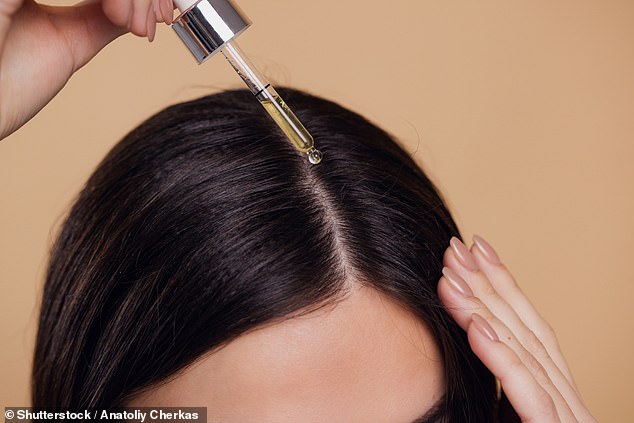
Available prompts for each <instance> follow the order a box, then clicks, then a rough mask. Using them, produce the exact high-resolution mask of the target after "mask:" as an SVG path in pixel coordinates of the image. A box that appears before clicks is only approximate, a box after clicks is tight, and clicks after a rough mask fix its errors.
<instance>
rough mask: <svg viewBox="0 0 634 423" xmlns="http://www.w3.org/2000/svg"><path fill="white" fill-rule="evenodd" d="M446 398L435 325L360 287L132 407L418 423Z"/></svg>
mask: <svg viewBox="0 0 634 423" xmlns="http://www.w3.org/2000/svg"><path fill="white" fill-rule="evenodd" d="M443 393H444V380H443V371H442V362H441V358H440V354H439V351H438V348H437V346H436V344H435V342H434V340H433V338H432V335H431V333H430V331H429V329H428V328H427V327H426V325H425V324H424V323H423V322H421V321H419V320H418V319H416V317H415V316H414V315H413V314H411V313H410V312H408V311H407V310H406V309H404V308H402V307H401V306H399V305H398V304H396V303H395V302H393V301H392V300H391V299H390V298H389V297H387V296H385V295H384V294H381V293H379V292H377V291H376V290H374V289H371V288H367V287H359V288H355V289H354V290H353V291H351V292H350V293H349V294H348V295H347V297H346V298H345V299H343V300H341V301H339V302H337V303H336V304H334V305H333V306H330V307H324V308H322V309H319V310H317V311H314V312H311V313H310V314H306V315H304V316H300V317H293V318H291V319H288V320H285V321H283V322H281V323H276V324H272V325H267V326H265V327H262V328H260V329H257V330H255V331H252V332H249V333H247V334H244V335H242V336H240V337H238V338H236V339H235V340H234V341H232V342H230V343H229V344H227V345H226V346H225V347H224V348H222V349H220V350H218V351H215V352H213V353H211V354H208V355H206V356H204V357H202V358H201V359H199V360H197V362H195V363H194V364H193V365H192V366H190V367H189V368H188V369H186V370H185V371H184V372H183V373H181V374H179V376H177V377H176V378H174V379H172V380H170V381H169V382H167V383H165V384H162V385H159V386H158V387H157V388H155V389H154V390H151V391H148V392H145V393H143V394H141V395H140V396H139V397H137V398H136V399H135V400H134V401H132V402H131V404H130V405H134V406H143V405H147V406H152V405H154V406H158V405H161V406H170V405H171V406H180V407H182V406H206V407H207V410H208V411H207V413H208V414H207V417H208V421H211V422H215V421H218V422H223V423H234V422H235V423H238V422H240V423H250V422H254V423H255V422H262V421H268V422H278V423H286V422H288V423H291V422H293V423H309V422H310V423H312V422H323V421H346V422H368V421H376V422H386V423H391V422H394V423H410V422H411V421H412V420H414V419H415V418H417V417H419V416H420V415H422V414H424V413H425V412H426V411H427V410H428V409H429V408H431V406H432V405H433V404H434V403H435V402H436V400H438V399H439V398H440V397H442V395H443Z"/></svg>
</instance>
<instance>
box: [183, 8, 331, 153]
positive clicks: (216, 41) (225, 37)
mask: <svg viewBox="0 0 634 423" xmlns="http://www.w3.org/2000/svg"><path fill="white" fill-rule="evenodd" d="M174 3H175V4H176V7H178V9H179V10H180V11H181V12H182V13H181V15H180V16H178V17H177V18H176V19H175V20H174V23H173V24H172V28H173V29H174V31H176V33H177V34H178V36H179V37H180V38H181V40H182V41H183V42H184V43H185V45H186V46H187V47H188V48H189V50H190V51H191V53H192V54H193V55H194V58H196V60H197V61H198V63H199V64H200V63H202V62H203V61H205V60H206V59H208V58H209V57H211V56H212V55H213V54H214V53H215V52H217V51H221V52H222V54H223V55H224V56H225V58H226V59H227V60H228V61H229V63H230V64H231V66H232V67H233V69H234V70H235V71H236V72H237V73H238V75H239V76H240V78H242V80H243V81H244V82H245V84H246V85H247V87H248V88H249V90H250V91H251V92H252V93H253V95H254V96H255V97H256V99H257V100H258V101H259V102H260V104H261V105H262V106H263V107H264V109H265V110H266V111H267V113H268V114H269V115H270V116H271V118H273V120H274V121H275V123H276V124H277V125H278V126H279V127H280V129H282V131H283V132H284V134H285V135H286V137H287V138H288V139H289V140H290V141H291V143H292V144H293V146H294V147H295V148H296V149H297V150H299V151H301V152H302V153H305V154H307V155H308V160H309V161H310V163H312V164H318V163H319V162H321V159H322V155H321V152H320V151H319V150H317V149H316V148H315V142H314V140H313V137H312V136H311V135H310V133H309V132H308V130H307V129H306V128H305V127H304V125H302V123H301V122H300V121H299V119H298V118H297V116H296V115H295V113H293V111H292V110H291V109H290V108H289V107H288V105H287V104H286V103H285V102H284V100H282V98H281V97H280V95H279V94H278V93H277V91H275V88H273V86H271V84H270V83H269V82H268V81H267V80H266V79H265V78H264V77H263V76H262V74H260V73H259V72H258V71H257V69H256V68H255V67H254V66H253V65H252V64H251V63H250V62H249V60H248V59H247V57H246V55H245V54H244V53H243V52H242V50H241V49H240V47H238V45H237V43H236V41H235V37H237V36H238V35H239V34H241V33H242V32H243V31H244V30H245V29H247V28H248V27H249V26H250V25H251V21H250V20H249V19H248V18H247V17H246V15H245V14H244V13H243V12H242V11H241V10H240V9H239V8H238V7H237V6H236V5H235V4H234V3H233V2H232V1H231V0H199V1H196V0H174Z"/></svg>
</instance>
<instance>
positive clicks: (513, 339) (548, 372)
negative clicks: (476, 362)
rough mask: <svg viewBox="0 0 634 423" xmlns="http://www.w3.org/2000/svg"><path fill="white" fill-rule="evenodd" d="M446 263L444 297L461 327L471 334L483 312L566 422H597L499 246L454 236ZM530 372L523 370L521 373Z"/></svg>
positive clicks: (441, 291)
mask: <svg viewBox="0 0 634 423" xmlns="http://www.w3.org/2000/svg"><path fill="white" fill-rule="evenodd" d="M444 264H445V265H446V266H447V267H446V268H444V269H443V277H442V278H441V280H440V282H439V285H438V293H439V296H440V298H441V300H442V301H443V303H444V304H445V305H446V306H447V309H448V311H449V312H450V314H451V315H452V316H453V318H454V319H455V320H456V321H457V322H458V324H459V325H460V326H461V327H463V328H464V329H465V330H468V331H471V326H472V325H473V324H474V323H473V322H474V318H473V316H472V315H473V313H477V314H478V315H479V316H481V317H482V318H483V319H484V321H486V322H488V324H489V325H490V327H491V328H492V330H494V332H495V333H497V334H498V335H499V340H498V341H495V342H498V343H502V344H504V346H505V348H508V349H510V350H511V351H512V352H513V354H514V357H516V358H517V359H518V360H519V361H520V362H521V363H522V365H523V367H524V368H525V369H526V370H527V371H528V372H529V373H530V374H531V375H532V378H533V380H534V381H535V382H536V383H537V384H539V386H540V387H541V388H542V389H543V390H544V392H546V394H547V395H548V397H549V398H550V401H551V402H552V403H553V404H554V407H555V410H556V412H557V415H558V418H559V419H560V420H561V421H577V419H578V420H579V421H594V420H593V419H592V416H591V415H590V414H589V412H588V411H587V409H586V408H585V406H584V404H583V402H582V400H581V398H580V396H579V394H578V392H577V391H576V389H575V387H574V385H573V384H572V377H571V376H570V372H569V371H568V368H567V366H566V364H565V360H564V357H563V354H562V353H561V350H560V349H559V346H558V343H557V340H556V337H555V335H554V333H553V332H552V329H550V326H549V325H548V324H547V323H546V322H545V321H544V319H543V318H542V317H541V316H540V315H539V313H537V311H536V310H535V308H534V307H533V306H532V304H531V303H530V302H529V301H528V299H527V298H526V297H525V296H524V294H523V293H522V292H521V290H520V289H519V287H518V286H517V284H516V283H515V281H514V279H513V277H512V275H511V274H510V273H509V272H508V270H507V269H506V267H505V266H504V265H503V264H502V263H501V262H500V260H499V257H498V256H497V254H496V253H495V251H494V250H493V248H492V247H491V246H490V245H488V244H487V243H486V241H484V240H483V239H482V238H480V237H475V244H474V245H473V246H472V248H471V250H469V249H467V248H466V246H464V244H462V243H461V242H460V241H459V240H458V239H457V238H454V239H452V240H451V247H450V248H448V249H447V251H446V252H445V255H444ZM476 327H477V325H476ZM469 336H470V339H471V334H470V335H469ZM492 342H493V341H492ZM472 347H473V345H472ZM494 350H498V351H499V350H500V348H499V347H496V348H493V347H492V349H491V351H494ZM474 351H475V348H474ZM476 353H477V352H476ZM480 353H483V354H485V352H483V351H480ZM490 354H496V353H493V352H490ZM478 355H479V354H478ZM480 358H481V359H482V360H483V361H485V359H484V358H483V357H480ZM508 358H509V357H507V359H508ZM489 360H492V358H491V357H489ZM485 364H486V362H485ZM487 365H488V364H487ZM513 366H515V367H517V365H516V364H513ZM491 370H492V371H493V372H494V373H495V374H496V375H497V376H498V377H499V376H500V375H498V374H497V373H496V371H495V370H494V369H492V368H491ZM524 371H525V370H523V369H521V370H518V372H519V373H518V374H522V373H523V372H524ZM502 383H503V385H504V381H502ZM506 383H507V384H508V383H509V382H508V380H507V382H506ZM505 391H506V392H507V394H509V399H510V400H511V402H512V403H513V401H515V402H518V401H522V397H515V398H511V393H510V392H509V391H508V390H507V387H506V386H505ZM514 405H515V404H514Z"/></svg>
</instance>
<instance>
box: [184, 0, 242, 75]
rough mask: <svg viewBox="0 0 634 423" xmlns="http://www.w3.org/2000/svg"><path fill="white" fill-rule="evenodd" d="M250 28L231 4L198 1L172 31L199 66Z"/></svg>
mask: <svg viewBox="0 0 634 423" xmlns="http://www.w3.org/2000/svg"><path fill="white" fill-rule="evenodd" d="M250 25H251V21H250V20H249V18H248V17H247V16H246V15H245V14H244V13H243V12H242V11H241V10H240V9H239V8H238V7H237V6H236V5H235V4H234V3H233V2H232V1H231V0H200V1H199V2H198V3H196V4H194V5H193V6H191V7H190V8H188V9H187V10H185V11H184V12H183V13H182V14H181V15H180V16H179V17H178V18H176V20H174V23H173V24H172V28H173V29H174V31H176V34H177V35H178V36H179V37H180V39H181V40H182V41H183V42H184V43H185V45H186V46H187V48H189V51H191V52H192V54H193V55H194V58H195V59H196V60H197V61H198V64H200V63H202V62H204V61H205V60H206V59H208V58H209V57H211V56H212V55H213V54H214V53H215V52H217V51H218V50H219V49H220V48H221V47H222V46H223V44H224V43H226V42H227V41H229V40H231V39H232V38H234V37H236V36H238V35H240V34H241V33H242V31H244V30H245V29H247V28H248V27H249V26H250Z"/></svg>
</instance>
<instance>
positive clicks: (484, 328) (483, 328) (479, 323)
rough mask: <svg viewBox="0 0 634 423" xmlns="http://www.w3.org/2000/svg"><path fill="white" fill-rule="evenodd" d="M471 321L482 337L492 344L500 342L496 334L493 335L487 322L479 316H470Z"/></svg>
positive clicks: (493, 332)
mask: <svg viewBox="0 0 634 423" xmlns="http://www.w3.org/2000/svg"><path fill="white" fill-rule="evenodd" d="M471 321H472V322H473V324H474V325H475V327H476V329H477V330H479V331H480V333H481V334H482V335H484V336H486V337H487V338H489V340H491V341H493V342H495V341H499V340H500V338H498V335H497V333H495V331H494V330H493V328H492V327H491V325H490V324H489V322H487V321H486V320H485V319H484V317H482V316H480V315H479V314H475V313H473V314H472V315H471Z"/></svg>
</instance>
